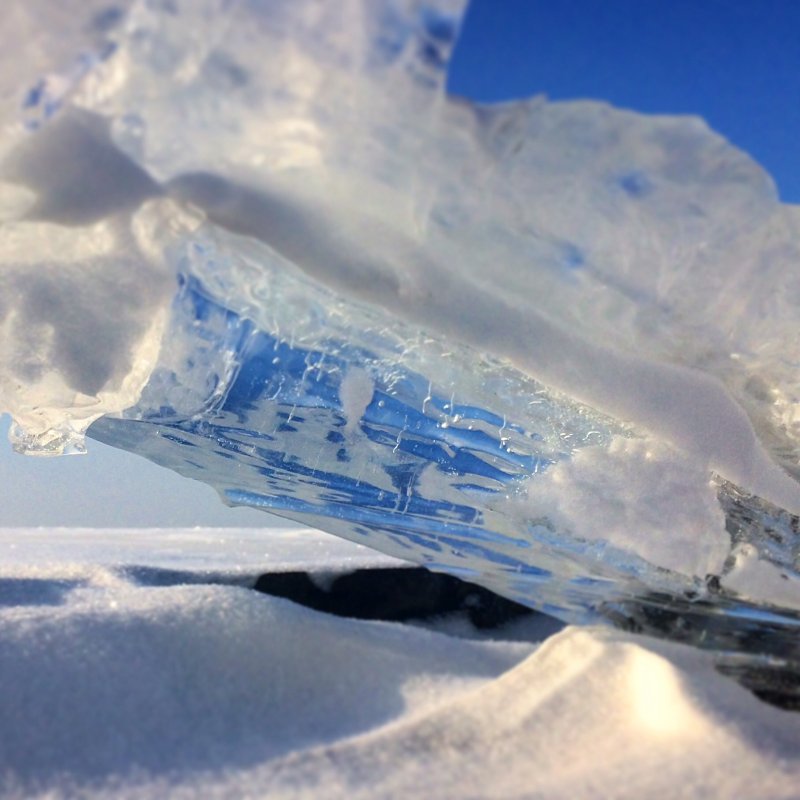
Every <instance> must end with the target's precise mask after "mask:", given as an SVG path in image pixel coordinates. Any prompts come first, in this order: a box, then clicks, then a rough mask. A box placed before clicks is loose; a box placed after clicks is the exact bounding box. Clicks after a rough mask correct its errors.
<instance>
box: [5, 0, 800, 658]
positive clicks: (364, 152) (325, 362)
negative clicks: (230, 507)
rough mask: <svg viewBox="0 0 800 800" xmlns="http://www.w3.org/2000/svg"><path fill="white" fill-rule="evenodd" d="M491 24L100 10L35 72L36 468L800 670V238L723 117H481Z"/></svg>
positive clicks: (28, 137)
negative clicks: (470, 83) (177, 501)
mask: <svg viewBox="0 0 800 800" xmlns="http://www.w3.org/2000/svg"><path fill="white" fill-rule="evenodd" d="M12 5H13V7H14V14H15V15H16V16H15V17H14V19H15V20H16V21H15V23H14V24H15V25H17V26H18V27H19V30H20V31H24V30H26V27H25V26H26V25H28V26H29V27H30V14H32V13H35V9H34V11H31V12H28V11H27V10H26V9H27V8H28V6H27V5H24V4H22V3H15V4H12ZM463 5H464V4H463V3H462V2H460V0H347V1H346V2H345V0H343V2H341V3H336V4H331V3H326V2H322V0H302V2H300V1H299V0H238V1H236V0H191V1H190V0H147V1H145V0H141V1H140V2H134V3H132V4H129V5H121V6H115V9H116V11H115V12H114V13H113V14H112V13H111V12H110V11H109V10H107V9H106V10H104V9H102V8H99V7H98V8H95V7H94V6H91V7H90V6H83V5H80V4H76V6H75V13H76V14H78V15H84V16H85V17H86V19H87V25H86V26H83V27H79V28H78V30H79V31H80V36H78V35H77V34H76V38H75V41H74V46H75V48H76V52H77V55H75V56H73V60H72V61H70V59H69V58H68V57H67V56H66V55H63V54H62V52H61V51H63V50H64V46H63V42H62V44H61V49H60V50H59V51H58V52H56V51H55V50H53V51H52V53H51V54H50V57H49V61H48V63H47V69H48V70H49V72H47V74H46V75H45V76H44V77H39V78H36V79H32V83H31V84H30V85H27V84H20V85H18V86H12V87H11V89H9V90H8V91H6V87H7V84H8V79H7V76H3V78H2V81H3V82H2V83H0V88H2V89H3V91H4V92H5V94H3V96H2V98H0V99H3V101H4V103H5V105H3V106H2V108H0V111H2V113H3V114H4V115H5V116H6V118H8V119H9V120H11V122H10V123H9V125H8V126H7V128H6V133H5V134H4V137H5V138H4V140H3V142H2V143H0V149H1V150H2V154H3V156H4V161H3V163H2V165H1V166H0V180H1V181H2V183H0V211H1V212H2V214H3V223H2V229H1V232H0V236H2V239H1V240H0V258H1V259H2V269H3V271H2V275H1V277H0V280H1V281H2V287H3V292H2V295H0V326H2V328H1V330H2V339H1V340H0V368H2V373H0V399H1V400H2V406H3V408H4V409H6V410H8V411H10V412H11V413H12V414H13V416H14V418H15V421H16V428H15V431H14V434H13V436H14V439H15V443H16V446H17V447H18V448H19V449H21V450H27V451H35V452H45V453H47V452H63V451H68V450H75V449H80V448H81V446H82V445H81V442H82V437H83V434H84V432H86V431H87V429H88V434H89V436H91V437H94V438H96V439H99V440H101V441H104V442H107V443H109V444H112V445H114V446H117V447H123V448H125V449H128V450H131V451H133V452H136V453H140V454H142V455H145V456H147V457H148V458H150V459H152V460H154V461H156V462H158V463H160V464H163V465H165V466H168V467H170V468H172V469H174V470H177V471H178V472H180V473H182V474H184V475H187V476H189V477H192V478H196V479H199V480H202V481H205V482H208V483H210V484H212V485H213V486H215V487H216V488H217V489H218V490H219V492H220V494H221V496H222V498H223V499H224V500H225V501H226V502H228V503H231V504H247V505H252V506H256V507H261V508H265V509H267V510H270V511H273V512H275V513H278V514H282V515H285V516H287V517H291V518H293V519H298V520H302V521H304V522H308V523H310V524H313V525H316V526H318V527H320V528H323V529H325V530H330V531H332V532H334V533H337V534H340V535H342V536H345V537H348V538H352V539H355V540H357V541H360V542H364V543H367V544H369V545H371V546H373V547H375V548H377V549H380V550H383V551H386V552H389V553H391V554H394V555H400V556H402V557H404V558H407V559H411V560H416V561H419V562H421V563H424V564H427V565H428V566H430V567H431V568H433V569H439V570H445V571H448V572H451V573H454V574H457V575H464V576H468V577H469V578H470V579H472V580H474V581H477V582H481V583H484V584H486V585H488V586H490V587H491V588H493V589H495V590H497V591H499V592H500V593H502V594H505V595H506V596H509V597H512V598H514V599H516V600H520V601H521V602H524V603H526V604H528V605H531V606H534V607H537V608H541V609H544V610H547V611H550V612H551V613H554V614H556V615H558V616H561V617H562V618H565V619H569V620H573V621H591V620H600V619H605V620H611V621H614V622H615V623H617V624H625V625H630V626H638V627H640V628H643V629H646V630H650V631H653V632H659V633H663V634H666V635H670V636H675V637H680V638H685V639H688V640H692V641H705V642H706V643H707V644H711V645H713V646H717V647H721V648H724V649H730V650H742V651H748V652H749V651H752V652H757V653H761V654H770V655H772V656H781V657H783V658H789V659H795V660H797V659H800V653H799V652H798V644H797V642H798V641H800V639H798V637H797V633H798V630H800V572H799V571H798V553H800V534H798V529H799V526H798V516H797V514H798V513H799V512H800V484H799V483H798V480H797V479H798V475H800V421H799V420H800V415H799V412H798V410H799V409H800V371H799V370H798V362H800V325H798V322H800V320H798V308H800V304H798V300H800V278H799V277H798V275H800V273H798V270H797V269H796V264H797V260H798V256H800V213H799V212H798V210H797V208H794V207H791V206H787V205H783V204H781V203H780V202H779V201H778V199H777V195H776V192H775V188H774V185H773V183H772V181H771V179H770V178H769V176H768V175H767V174H766V173H765V172H764V171H763V170H762V169H761V168H760V167H759V166H758V165H757V164H755V163H754V162H753V161H752V160H751V159H750V158H749V157H748V156H747V155H745V154H744V153H742V152H740V151H738V150H736V149H735V148H734V147H732V146H731V145H730V144H729V143H727V142H726V141H725V140H723V139H722V138H721V137H719V136H718V135H716V134H714V133H713V132H712V131H711V130H709V128H708V127H707V126H706V125H705V124H704V123H703V122H702V121H701V120H699V119H696V118H686V117H658V116H644V115H639V114H636V113H633V112H630V111H622V110H618V109H614V108H612V107H610V106H608V105H606V104H603V103H600V102H568V103H549V102H547V101H546V100H545V99H544V98H533V99H531V100H528V101H523V102H517V103H511V104H503V105H499V106H479V105H474V104H472V103H469V102H467V101H464V100H461V99H458V98H454V97H450V96H448V95H447V94H446V93H445V89H444V83H445V77H446V69H447V62H448V58H449V55H450V53H451V51H452V48H453V46H454V44H455V41H456V37H457V32H458V26H459V21H460V16H461V13H462V12H463ZM45 7H47V8H49V6H46V4H45ZM58 7H59V8H61V5H59V6H58ZM89 23H90V24H89ZM92 26H94V27H92ZM87 31H92V34H91V35H89V34H88V33H86V32H87ZM14 34H15V30H14V28H13V26H10V27H9V28H7V29H4V33H3V36H4V37H7V38H8V41H9V43H12V42H13V40H14ZM37 35H38V36H40V37H43V38H42V45H41V47H40V48H39V49H38V50H37V52H39V51H41V52H45V53H50V51H49V50H48V40H47V38H46V37H47V36H48V34H47V32H46V31H45V32H39V33H38V34H37ZM50 35H51V37H52V36H54V35H55V34H53V33H52V32H51V34H50ZM10 46H11V44H9V47H10ZM81 48H83V49H81ZM20 58H21V56H20ZM75 59H77V61H76V60H75ZM76 63H78V64H79V65H80V69H79V70H77V68H76V66H75V64H76ZM28 66H29V67H30V69H31V70H35V69H43V67H42V65H40V64H39V63H38V61H37V62H36V63H34V62H33V61H31V62H30V64H26V68H27V67H28ZM76 70H77V71H76ZM9 92H10V93H9ZM9 97H12V98H14V99H15V100H16V102H17V107H16V111H15V113H14V112H13V111H12V104H11V103H10V101H9V102H6V101H7V100H8V98H9Z"/></svg>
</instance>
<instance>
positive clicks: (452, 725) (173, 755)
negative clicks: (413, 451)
mask: <svg viewBox="0 0 800 800" xmlns="http://www.w3.org/2000/svg"><path fill="white" fill-rule="evenodd" d="M0 564H1V565H2V566H0V686H2V690H1V691H0V776H2V779H1V780H2V783H1V784H0V785H1V786H2V790H3V796H5V797H20V798H22V797H25V798H28V797H48V798H61V797H65V798H66V797H76V796H80V797H147V798H151V797H202V798H209V797H210V798H217V797H236V798H240V797H286V798H290V797H291V798H294V797H315V798H316V797H319V798H359V797H365V798H366V797H368V798H376V797H397V798H402V797H431V798H459V799H460V798H489V797H494V798H504V799H505V798H523V797H525V798H527V797H531V798H533V797H546V798H560V797H563V798H595V797H603V798H605V797H631V798H645V797H646V798H654V797H655V798H658V797H671V798H673V797H724V798H728V797H729V798H755V797H758V798H787V799H788V798H796V797H797V796H798V787H800V747H799V746H798V745H800V714H792V713H790V712H787V711H782V710H779V709H776V708H773V707H771V706H768V705H765V704H763V703H762V702H760V701H759V700H757V699H756V698H755V697H753V696H752V695H751V694H750V693H749V692H747V691H745V690H744V689H742V688H740V687H739V686H738V685H737V684H735V683H734V682H732V681H730V680H728V679H726V678H723V677H721V676H719V675H718V674H717V673H716V672H715V671H714V670H713V668H712V666H711V664H710V661H709V659H708V656H707V655H706V654H704V653H701V652H699V651H695V650H693V649H690V648H687V647H683V646H679V645H669V644H665V643H663V642H658V641H655V640H650V639H645V638H637V637H633V636H631V635H627V634H623V633H620V632H616V631H611V630H604V629H596V628H588V629H579V628H574V627H567V628H564V629H563V630H561V631H560V632H558V633H556V634H554V635H551V636H549V637H547V636H546V632H547V626H546V624H543V622H542V618H540V617H530V618H526V619H525V620H522V621H517V622H515V623H513V624H512V625H510V626H509V627H508V628H505V629H503V628H501V629H499V630H496V631H494V632H492V635H491V638H489V637H487V636H486V635H485V634H484V635H479V634H477V633H476V632H474V631H473V632H472V633H470V632H469V630H468V626H467V625H466V623H462V624H461V626H460V627H458V626H454V625H453V624H452V621H450V623H449V624H441V625H438V626H436V625H434V630H430V629H427V628H423V627H420V626H418V625H412V624H399V623H388V622H369V621H363V620H351V619H343V618H339V617H333V616H329V615H327V614H323V613H321V612H318V611H312V610H309V609H307V608H304V607H301V606H299V605H296V604H294V603H292V602H289V601H287V600H283V599H279V598H275V597H270V596H267V595H264V594H260V593H257V592H255V591H253V590H252V589H250V588H247V587H248V586H249V585H252V583H253V581H254V579H255V577H256V576H257V575H259V574H261V573H264V572H269V571H298V570H307V571H311V572H312V573H313V572H321V573H330V572H332V571H333V572H337V571H348V570H354V569H360V568H391V567H392V566H401V565H402V562H393V561H392V560H391V559H388V558H386V557H384V556H380V555H376V554H373V553H371V552H370V551H367V550H365V549H364V548H360V547H358V546H357V545H353V544H350V543H348V542H346V541H343V540H338V539H333V538H331V537H328V536H325V535H322V534H317V533H315V532H311V531H297V530H295V531H276V530H214V529H192V530H182V531H178V530H169V531H167V530H140V531H135V530H124V531H119V530H118V531H108V530H68V529H62V530H58V529H38V530H24V529H3V530H0ZM448 631H449V632H448ZM543 637H544V639H545V640H544V641H541V639H542V638H543Z"/></svg>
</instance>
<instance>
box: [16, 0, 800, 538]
mask: <svg viewBox="0 0 800 800" xmlns="http://www.w3.org/2000/svg"><path fill="white" fill-rule="evenodd" d="M799 40H800V0H746V1H745V0H474V1H473V4H472V7H471V9H470V12H469V14H468V17H467V20H466V23H465V25H464V28H463V33H462V40H461V42H460V44H459V47H458V49H457V51H456V54H455V58H454V63H453V68H452V70H451V78H450V89H451V91H453V92H455V93H457V94H462V95H466V96H468V97H472V98H474V99H477V100H481V101H492V100H507V99H511V98H518V97H525V96H528V95H531V94H538V93H545V94H547V95H548V96H549V97H551V98H552V99H570V98H596V99H603V100H608V101H609V102H611V103H613V104H614V105H618V106H622V107H625V108H630V109H634V110H637V111H643V112H648V113H667V114H699V115H700V116H703V117H704V118H705V119H706V120H707V121H708V122H709V123H710V124H711V126H712V127H713V128H714V129H715V130H717V131H718V132H720V133H722V134H723V135H724V136H725V137H727V138H728V139H729V140H730V141H732V142H733V143H734V144H736V145H737V146H739V147H741V148H743V149H745V150H747V151H748V152H749V153H750V154H751V155H752V156H753V157H754V158H755V159H756V160H757V161H759V162H760V163H761V164H762V165H763V166H764V167H766V169H767V170H768V171H769V172H770V173H771V174H772V175H773V177H774V178H775V180H776V182H777V185H778V188H779V192H780V194H781V197H782V198H783V199H784V200H785V201H787V202H795V203H798V202H800V157H799V148H798V142H800V44H798V41H799ZM5 428H6V426H5V425H3V426H2V428H1V429H0V435H3V436H4V434H5ZM90 453H91V454H90V456H88V457H82V458H81V457H72V458H62V459H55V460H53V459H48V460H42V459H26V458H23V457H21V456H16V455H14V454H12V453H11V452H10V448H9V447H8V446H2V445H0V485H2V486H3V487H4V502H3V503H2V504H0V525H5V526H7V525H58V524H60V525H96V526H105V525H231V526H236V525H258V524H264V523H265V522H268V521H269V519H270V518H269V517H268V516H266V515H264V514H261V513H259V512H255V511H251V510H245V509H236V510H231V509H226V508H225V507H224V506H222V504H221V503H219V501H218V500H217V499H216V496H215V494H214V492H213V491H212V490H211V489H210V488H208V487H205V486H202V485H200V484H196V483H194V482H190V481H186V480H184V479H182V478H179V477H178V476H176V475H172V474H171V473H169V472H167V471H166V470H162V469H160V468H158V467H156V466H154V465H152V464H149V463H147V462H145V461H144V460H143V459H140V458H138V457H135V456H131V455H128V454H126V453H121V452H117V451H112V450H111V449H110V448H106V447H104V446H102V445H99V444H98V443H95V442H90Z"/></svg>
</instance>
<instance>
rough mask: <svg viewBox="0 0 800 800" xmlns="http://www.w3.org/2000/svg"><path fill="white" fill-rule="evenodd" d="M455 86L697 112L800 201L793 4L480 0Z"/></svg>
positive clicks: (796, 14) (797, 28) (798, 65)
mask: <svg viewBox="0 0 800 800" xmlns="http://www.w3.org/2000/svg"><path fill="white" fill-rule="evenodd" d="M450 89H451V91H453V92H455V93H458V94H463V95H466V96H469V97H472V98H474V99H477V100H483V101H490V100H507V99H511V98H516V97H524V96H526V95H530V94H538V93H544V94H547V95H548V96H549V97H550V98H552V99H554V100H564V99H575V98H595V99H604V100H608V101H609V102H611V103H612V104H613V105H616V106H621V107H623V108H630V109H633V110H636V111H644V112H647V113H659V114H699V115H700V116H702V117H704V118H705V119H706V121H707V122H709V123H710V125H711V127H712V128H714V129H715V130H716V131H718V132H719V133H721V134H723V135H724V136H725V137H726V138H727V139H729V140H730V141H731V142H733V143H734V144H735V145H737V146H738V147H740V148H742V149H744V150H746V151H747V152H749V153H750V154H751V155H752V156H753V157H754V158H755V159H756V161H758V162H759V163H760V164H762V165H763V166H764V167H765V168H766V169H767V171H768V172H770V173H771V174H772V175H773V177H774V178H775V179H776V180H777V183H778V188H779V191H780V193H781V197H782V199H783V200H785V201H786V202H792V203H800V147H799V146H798V142H800V2H798V1H797V0H473V2H472V5H471V7H470V11H469V12H468V16H467V19H466V23H465V25H464V28H463V32H462V38H461V42H460V44H459V48H458V50H457V51H456V54H455V58H454V62H453V66H452V69H451V73H450Z"/></svg>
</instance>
